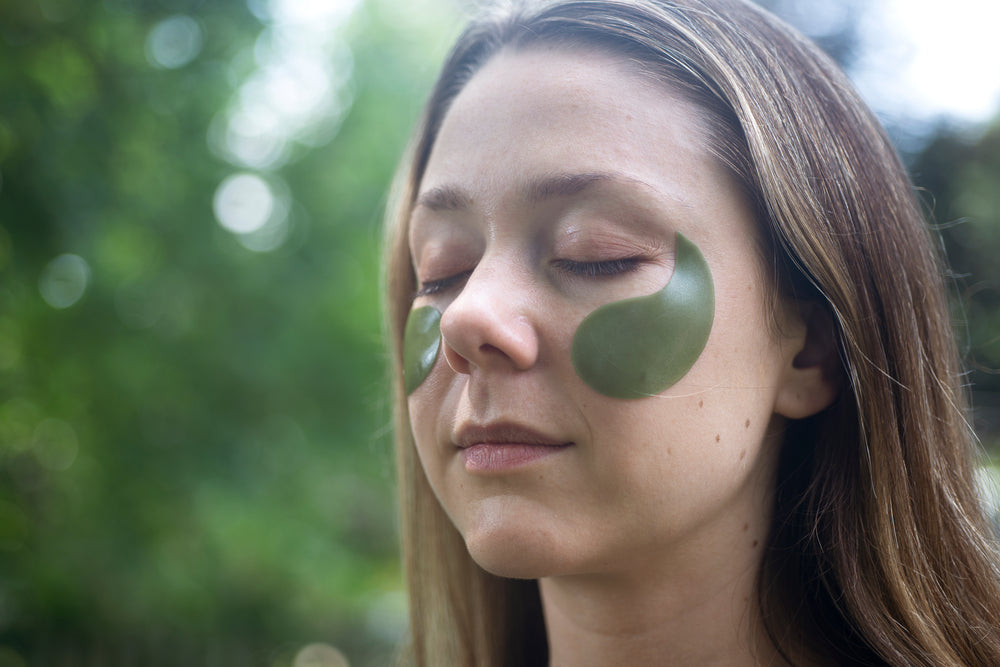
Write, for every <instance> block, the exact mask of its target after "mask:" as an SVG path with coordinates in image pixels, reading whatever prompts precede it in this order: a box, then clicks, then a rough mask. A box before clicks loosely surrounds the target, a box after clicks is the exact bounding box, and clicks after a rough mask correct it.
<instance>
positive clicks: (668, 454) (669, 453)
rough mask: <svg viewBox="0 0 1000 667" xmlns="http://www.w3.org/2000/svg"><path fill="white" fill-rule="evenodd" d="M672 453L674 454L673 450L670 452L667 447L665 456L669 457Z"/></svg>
mask: <svg viewBox="0 0 1000 667" xmlns="http://www.w3.org/2000/svg"><path fill="white" fill-rule="evenodd" d="M673 453H674V450H672V449H670V448H669V447H667V456H670V455H671V454H673Z"/></svg>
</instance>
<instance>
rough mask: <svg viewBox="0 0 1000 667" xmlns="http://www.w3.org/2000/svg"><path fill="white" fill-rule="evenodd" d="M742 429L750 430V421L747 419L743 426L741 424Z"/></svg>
mask: <svg viewBox="0 0 1000 667" xmlns="http://www.w3.org/2000/svg"><path fill="white" fill-rule="evenodd" d="M743 428H750V420H749V419H748V420H747V421H746V423H745V424H743Z"/></svg>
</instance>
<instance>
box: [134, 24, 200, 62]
mask: <svg viewBox="0 0 1000 667" xmlns="http://www.w3.org/2000/svg"><path fill="white" fill-rule="evenodd" d="M201 43H202V36H201V26H199V25H198V22H197V21H195V20H194V19H193V18H191V17H190V16H183V15H180V16H172V17H170V18H168V19H164V20H162V21H160V22H159V23H157V24H156V25H155V26H153V29H152V30H150V31H149V36H148V37H147V38H146V58H147V59H148V60H149V62H150V64H151V65H153V66H154V67H160V68H162V69H177V68H178V67H183V66H184V65H187V64H188V63H189V62H191V61H192V60H194V59H195V58H197V57H198V54H199V53H201Z"/></svg>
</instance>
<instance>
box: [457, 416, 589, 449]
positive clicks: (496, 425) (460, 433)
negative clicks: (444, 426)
mask: <svg viewBox="0 0 1000 667" xmlns="http://www.w3.org/2000/svg"><path fill="white" fill-rule="evenodd" d="M454 441H455V444H456V445H458V447H459V449H466V448H467V447H472V446H473V445H481V444H490V445H514V444H517V445H536V446H542V447H559V446H562V445H568V444H570V443H569V442H568V441H566V440H560V439H558V438H554V437H552V436H549V435H545V434H544V433H541V432H539V431H536V430H535V429H533V428H530V427H528V426H523V425H521V424H516V423H513V422H492V423H489V424H463V425H462V426H461V427H459V428H458V429H457V430H456V431H455V437H454Z"/></svg>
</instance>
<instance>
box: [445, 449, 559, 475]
mask: <svg viewBox="0 0 1000 667" xmlns="http://www.w3.org/2000/svg"><path fill="white" fill-rule="evenodd" d="M567 447H569V443H567V444H565V445H522V444H517V443H508V444H491V443H480V444H478V445H472V446H471V447H466V448H465V449H463V450H461V453H462V460H463V461H464V462H465V469H466V470H467V471H469V472H501V471H504V470H512V469H515V468H520V467H523V466H526V465H528V464H529V463H534V462H535V461H539V460H541V459H544V458H547V457H549V456H552V455H553V454H558V453H559V452H561V451H563V450H565V449H566V448H567Z"/></svg>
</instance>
